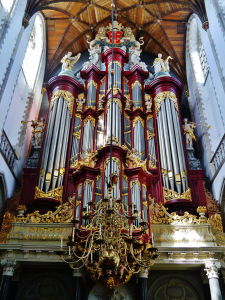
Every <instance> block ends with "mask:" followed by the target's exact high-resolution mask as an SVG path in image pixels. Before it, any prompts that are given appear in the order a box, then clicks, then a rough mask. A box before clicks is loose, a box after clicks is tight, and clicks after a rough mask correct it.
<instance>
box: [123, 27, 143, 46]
mask: <svg viewBox="0 0 225 300" xmlns="http://www.w3.org/2000/svg"><path fill="white" fill-rule="evenodd" d="M123 39H124V41H129V42H130V43H132V42H133V46H131V47H132V48H135V49H136V50H138V49H140V48H141V46H142V45H143V44H144V41H143V37H140V38H139V41H136V39H135V36H134V34H133V31H132V29H131V28H130V27H126V28H125V29H124V38H123Z"/></svg>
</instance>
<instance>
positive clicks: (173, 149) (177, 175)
mask: <svg viewBox="0 0 225 300" xmlns="http://www.w3.org/2000/svg"><path fill="white" fill-rule="evenodd" d="M169 101H170V100H169V98H168V97H166V99H165V100H164V103H165V107H166V116H167V124H168V129H169V139H170V145H171V153H172V161H173V167H174V171H175V174H174V175H175V183H176V188H177V191H178V193H179V194H181V181H179V179H180V170H179V166H178V161H177V158H178V155H177V148H176V143H175V136H174V129H173V123H172V118H171V110H170V105H169Z"/></svg>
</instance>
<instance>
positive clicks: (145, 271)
mask: <svg viewBox="0 0 225 300" xmlns="http://www.w3.org/2000/svg"><path fill="white" fill-rule="evenodd" d="M148 271H149V269H146V268H143V269H142V270H141V271H140V272H139V273H138V278H148Z"/></svg>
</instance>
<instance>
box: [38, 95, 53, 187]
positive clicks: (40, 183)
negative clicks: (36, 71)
mask: <svg viewBox="0 0 225 300" xmlns="http://www.w3.org/2000/svg"><path fill="white" fill-rule="evenodd" d="M57 107H58V100H56V101H55V103H54V104H53V108H52V110H51V111H50V116H49V123H48V128H47V132H46V138H45V143H44V149H43V154H42V161H41V170H43V174H41V173H40V174H39V181H38V187H39V189H40V190H43V185H44V180H45V174H46V164H47V160H48V155H49V148H50V143H51V139H52V133H53V126H54V121H55V115H56V111H57Z"/></svg>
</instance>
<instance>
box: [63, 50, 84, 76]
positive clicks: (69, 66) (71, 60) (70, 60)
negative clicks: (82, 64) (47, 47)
mask: <svg viewBox="0 0 225 300" xmlns="http://www.w3.org/2000/svg"><path fill="white" fill-rule="evenodd" d="M80 56H81V54H80V53H79V54H78V55H77V56H74V57H72V52H68V53H67V54H66V55H65V56H64V57H63V59H62V60H61V63H62V71H63V72H65V71H72V70H73V66H74V65H75V63H76V62H77V61H78V60H79V58H80Z"/></svg>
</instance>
